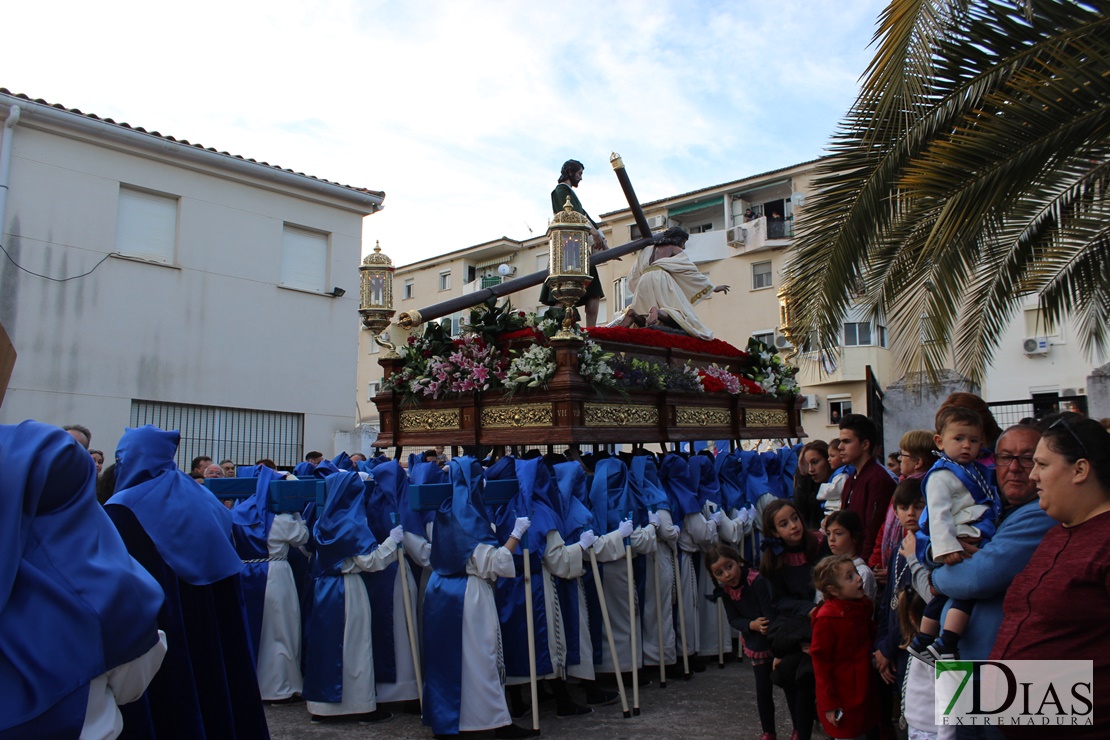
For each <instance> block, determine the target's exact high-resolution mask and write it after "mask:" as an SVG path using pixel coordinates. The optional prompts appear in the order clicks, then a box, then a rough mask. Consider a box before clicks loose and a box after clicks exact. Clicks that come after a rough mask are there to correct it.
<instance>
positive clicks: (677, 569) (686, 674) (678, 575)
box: [671, 542, 692, 681]
mask: <svg viewBox="0 0 1110 740" xmlns="http://www.w3.org/2000/svg"><path fill="white" fill-rule="evenodd" d="M671 555H672V556H673V557H674V573H675V579H674V583H675V589H676V590H677V592H678V629H679V632H681V633H682V677H683V678H685V679H686V680H687V681H689V680H690V678H691V675H692V674H691V673H690V653H689V652H688V651H687V649H686V603H685V602H684V601H683V600H682V562H681V561H680V560H679V559H678V545H677V544H676V543H673V542H672V543H671Z"/></svg>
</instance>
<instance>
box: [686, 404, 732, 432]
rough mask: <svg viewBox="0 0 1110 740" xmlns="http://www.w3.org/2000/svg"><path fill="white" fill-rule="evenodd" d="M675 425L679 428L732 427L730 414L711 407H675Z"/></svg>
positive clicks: (727, 410)
mask: <svg viewBox="0 0 1110 740" xmlns="http://www.w3.org/2000/svg"><path fill="white" fill-rule="evenodd" d="M675 423H676V424H677V425H678V426H680V427H727V426H732V412H731V411H730V410H729V409H722V408H715V407H712V406H677V407H675Z"/></svg>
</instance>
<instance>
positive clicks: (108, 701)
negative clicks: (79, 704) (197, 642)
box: [80, 630, 166, 740]
mask: <svg viewBox="0 0 1110 740" xmlns="http://www.w3.org/2000/svg"><path fill="white" fill-rule="evenodd" d="M164 657H166V633H165V632H163V631H162V630H158V642H157V643H155V644H154V647H152V648H151V649H150V650H148V651H146V652H145V653H143V654H142V655H140V656H139V657H138V658H135V660H132V661H129V662H127V663H124V664H123V665H121V666H116V667H115V668H113V669H112V670H110V671H108V672H107V673H102V674H101V675H99V676H97V677H96V678H94V679H93V680H92V682H91V683H89V700H88V703H87V704H86V705H85V723H84V725H83V726H82V727H81V738H80V740H111V739H112V738H116V737H119V735H120V733H121V732H123V715H122V714H120V711H119V708H120V707H121V706H123V705H124V704H130V703H131V702H133V701H135V700H137V699H138V698H139V697H141V696H142V695H143V692H144V691H146V687H147V686H148V685H150V682H151V680H152V679H153V678H154V674H155V673H157V672H158V669H159V668H160V667H161V665H162V659H163V658H164Z"/></svg>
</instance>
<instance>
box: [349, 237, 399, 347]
mask: <svg viewBox="0 0 1110 740" xmlns="http://www.w3.org/2000/svg"><path fill="white" fill-rule="evenodd" d="M358 272H359V278H360V280H359V283H360V286H361V289H362V295H361V300H360V302H359V309H358V312H359V314H360V315H361V316H362V325H363V326H365V327H366V328H367V329H369V330H370V331H371V332H372V333H373V336H374V341H375V342H377V343H378V345H379V346H381V347H384V348H385V349H387V350H388V352H387V353H386V355H385V357H397V353H396V347H395V346H394V345H393V344H391V343H390V342H388V341H386V340H384V339H382V336H381V335H382V332H383V331H385V330H386V328H387V327H388V326H389V320H390V319H392V318H393V261H392V260H391V259H389V257H387V256H386V255H385V254H382V247H381V242H375V243H374V251H373V253H371V254H368V255H366V258H365V259H363V260H362V265H361V266H360V267H359V268H358Z"/></svg>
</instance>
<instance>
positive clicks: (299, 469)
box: [293, 460, 316, 478]
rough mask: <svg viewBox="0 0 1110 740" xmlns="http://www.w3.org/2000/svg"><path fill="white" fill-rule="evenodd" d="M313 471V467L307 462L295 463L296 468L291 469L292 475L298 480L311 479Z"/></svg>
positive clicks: (314, 467)
mask: <svg viewBox="0 0 1110 740" xmlns="http://www.w3.org/2000/svg"><path fill="white" fill-rule="evenodd" d="M315 469H316V466H315V465H313V464H312V463H310V462H309V461H308V460H304V461H303V462H299V463H297V466H296V467H295V468H293V475H295V476H297V477H298V478H311V477H312V471H313V470H315Z"/></svg>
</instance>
